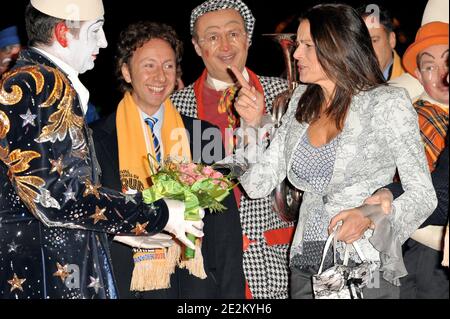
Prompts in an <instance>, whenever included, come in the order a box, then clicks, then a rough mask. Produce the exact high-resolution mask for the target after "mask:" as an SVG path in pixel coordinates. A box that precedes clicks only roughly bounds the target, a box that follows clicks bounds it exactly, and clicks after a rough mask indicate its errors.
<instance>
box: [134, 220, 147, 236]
mask: <svg viewBox="0 0 450 319" xmlns="http://www.w3.org/2000/svg"><path fill="white" fill-rule="evenodd" d="M148 224H149V222H146V223H145V224H143V225H141V224H139V223H137V224H136V227H135V228H133V229H132V230H131V232H132V233H135V234H136V236H139V235H142V234H144V235H145V234H148V233H147V231H146V230H145V228H146V227H147V226H148Z"/></svg>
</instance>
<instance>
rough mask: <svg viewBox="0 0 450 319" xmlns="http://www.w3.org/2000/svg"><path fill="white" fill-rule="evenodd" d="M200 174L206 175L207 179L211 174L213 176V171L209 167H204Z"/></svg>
mask: <svg viewBox="0 0 450 319" xmlns="http://www.w3.org/2000/svg"><path fill="white" fill-rule="evenodd" d="M202 174H204V175H206V176H207V177H212V174H214V170H213V168H212V167H211V166H205V167H203V169H202Z"/></svg>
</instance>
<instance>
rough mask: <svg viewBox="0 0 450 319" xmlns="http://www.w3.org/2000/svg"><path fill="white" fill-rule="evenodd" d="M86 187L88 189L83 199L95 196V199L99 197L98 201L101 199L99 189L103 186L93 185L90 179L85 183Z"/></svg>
mask: <svg viewBox="0 0 450 319" xmlns="http://www.w3.org/2000/svg"><path fill="white" fill-rule="evenodd" d="M84 185H85V186H86V189H85V190H84V193H83V197H88V196H89V195H94V196H95V197H97V199H100V194H99V192H98V189H99V188H100V187H101V185H93V184H92V182H91V180H90V179H89V178H87V179H86V180H85V181H84Z"/></svg>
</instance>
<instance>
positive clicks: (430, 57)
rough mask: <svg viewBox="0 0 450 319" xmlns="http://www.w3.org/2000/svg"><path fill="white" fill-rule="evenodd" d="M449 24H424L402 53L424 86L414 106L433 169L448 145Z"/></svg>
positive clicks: (409, 69)
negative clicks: (412, 41)
mask: <svg viewBox="0 0 450 319" xmlns="http://www.w3.org/2000/svg"><path fill="white" fill-rule="evenodd" d="M448 28H449V25H448V23H444V22H437V21H435V22H430V23H427V24H425V25H424V26H422V27H421V28H420V29H419V31H417V35H416V40H415V41H414V43H412V44H411V45H410V46H409V47H408V49H407V50H406V52H405V54H404V56H403V64H404V66H405V68H406V70H407V71H408V73H409V74H411V75H412V76H414V77H415V78H417V79H418V80H419V82H420V84H422V86H423V88H424V91H423V92H422V94H421V95H420V96H419V98H418V99H417V100H416V101H415V102H414V107H415V109H416V111H417V114H418V115H419V127H420V132H421V135H422V140H423V143H424V145H425V153H426V155H427V160H428V166H429V168H430V171H433V170H434V167H435V164H436V161H437V159H438V157H439V155H440V153H441V152H442V150H443V149H444V147H445V144H446V135H447V130H448V100H449V90H448V84H447V83H446V79H447V75H448V59H449V52H448Z"/></svg>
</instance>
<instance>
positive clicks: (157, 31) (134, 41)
mask: <svg viewBox="0 0 450 319" xmlns="http://www.w3.org/2000/svg"><path fill="white" fill-rule="evenodd" d="M152 39H161V40H164V41H166V42H167V43H169V44H170V46H171V47H172V49H173V50H174V52H175V58H176V63H177V75H178V76H180V75H181V59H182V56H183V43H182V42H181V41H180V40H179V39H178V36H177V34H176V32H175V30H174V29H173V28H172V27H171V26H168V25H167V24H163V23H156V22H150V21H140V22H137V23H133V24H131V25H129V26H128V27H127V28H126V29H125V30H124V31H122V32H121V33H120V36H119V42H118V43H119V44H118V46H117V54H116V75H117V77H118V79H119V81H120V84H119V85H120V90H121V91H122V92H126V91H130V90H132V86H131V84H129V83H127V82H126V81H125V79H124V78H123V75H122V65H123V64H124V63H126V64H129V62H130V60H131V58H132V57H133V54H134V52H135V51H136V50H137V49H139V48H140V47H142V46H143V45H144V44H145V43H147V42H148V41H150V40H152Z"/></svg>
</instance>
